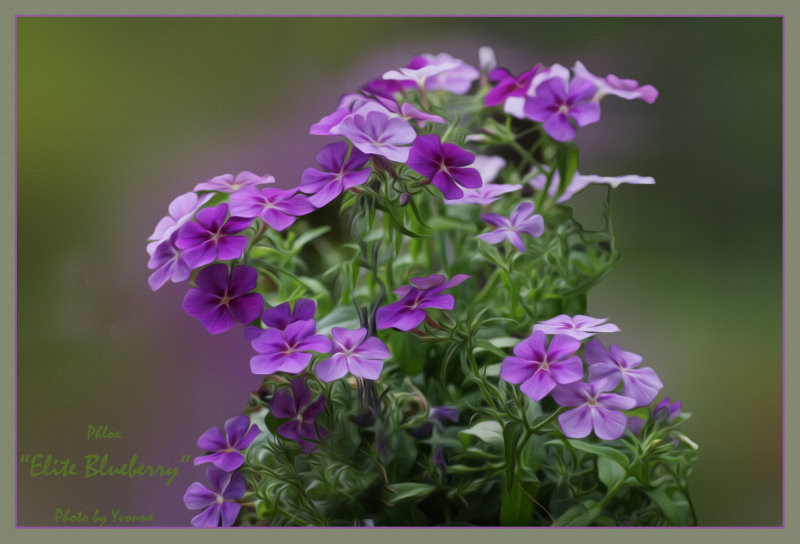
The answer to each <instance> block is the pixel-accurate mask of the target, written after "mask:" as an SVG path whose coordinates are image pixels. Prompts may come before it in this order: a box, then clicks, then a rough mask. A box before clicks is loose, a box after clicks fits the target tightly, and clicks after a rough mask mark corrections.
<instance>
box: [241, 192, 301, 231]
mask: <svg viewBox="0 0 800 544" xmlns="http://www.w3.org/2000/svg"><path fill="white" fill-rule="evenodd" d="M296 193H297V188H294V189H286V190H284V189H277V188H274V187H265V188H263V189H257V188H255V187H245V188H244V189H241V190H239V191H237V192H235V193H233V194H232V195H231V215H235V216H237V217H246V218H253V217H260V218H261V219H263V220H264V221H265V222H266V223H267V224H268V225H269V226H270V227H272V228H273V229H275V230H277V231H282V230H284V229H286V228H288V227H290V226H292V225H293V224H294V222H295V221H296V220H297V218H298V217H300V216H303V215H306V214H309V213H311V212H313V211H314V206H312V205H311V204H310V203H309V202H308V197H306V195H301V194H296Z"/></svg>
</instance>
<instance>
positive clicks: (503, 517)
mask: <svg viewBox="0 0 800 544" xmlns="http://www.w3.org/2000/svg"><path fill="white" fill-rule="evenodd" d="M511 483H512V485H511V486H510V487H511V490H510V491H509V490H507V489H506V486H503V493H502V497H501V500H502V502H501V505H500V525H505V526H515V527H519V526H522V525H529V524H530V522H531V515H533V501H531V500H530V499H529V498H528V497H526V496H525V493H523V492H522V485H520V483H519V482H516V483H515V482H511Z"/></svg>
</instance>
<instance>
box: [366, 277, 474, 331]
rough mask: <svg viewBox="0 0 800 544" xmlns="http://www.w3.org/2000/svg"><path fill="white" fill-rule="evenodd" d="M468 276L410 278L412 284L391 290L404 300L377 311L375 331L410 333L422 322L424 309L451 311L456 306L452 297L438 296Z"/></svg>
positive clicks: (424, 313)
mask: <svg viewBox="0 0 800 544" xmlns="http://www.w3.org/2000/svg"><path fill="white" fill-rule="evenodd" d="M469 277H470V276H468V275H466V274H456V275H455V276H453V277H452V278H451V279H450V280H449V281H447V278H446V277H445V276H444V275H442V274H433V275H431V276H428V277H425V278H412V279H411V285H404V286H403V287H400V288H399V289H395V290H394V293H395V294H396V295H399V296H401V297H403V298H401V299H400V300H398V301H397V302H394V303H392V304H389V305H387V306H382V307H381V308H379V309H378V313H377V316H376V320H375V321H376V326H377V328H378V329H388V328H391V327H394V328H396V329H399V330H401V331H410V330H411V329H413V328H415V327H416V326H417V325H419V324H420V323H422V322H423V321H424V320H425V317H426V316H427V314H426V312H425V310H426V309H428V308H437V309H440V310H452V309H453V307H454V306H455V299H454V298H453V295H442V294H440V293H441V292H442V291H444V290H445V289H449V288H450V287H455V286H456V285H458V284H460V283H461V282H463V281H464V280H466V279H467V278H469Z"/></svg>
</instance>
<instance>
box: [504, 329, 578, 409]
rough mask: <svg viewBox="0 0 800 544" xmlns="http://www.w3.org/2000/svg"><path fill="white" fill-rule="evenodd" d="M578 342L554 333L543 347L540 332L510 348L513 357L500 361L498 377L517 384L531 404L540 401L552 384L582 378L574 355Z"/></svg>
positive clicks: (544, 341)
mask: <svg viewBox="0 0 800 544" xmlns="http://www.w3.org/2000/svg"><path fill="white" fill-rule="evenodd" d="M580 347H581V343H580V341H578V340H575V339H574V338H571V337H569V336H566V335H563V334H557V335H555V336H554V337H553V339H552V340H550V345H547V337H546V335H545V334H544V333H543V332H541V331H533V333H532V334H531V335H530V336H529V337H528V338H526V339H525V340H523V341H522V342H520V343H519V344H517V345H516V346H514V355H513V356H509V357H506V358H505V359H503V363H502V365H501V366H500V377H501V378H503V379H504V380H505V381H507V382H509V383H521V384H522V385H520V387H519V389H520V391H522V392H523V393H525V394H526V395H528V396H529V397H530V398H532V399H533V400H535V401H540V400H542V399H543V398H544V397H545V396H546V395H547V394H548V393H550V391H552V390H553V388H554V387H555V386H556V384H568V383H572V382H576V381H578V380H580V379H582V378H583V363H582V362H581V358H580V357H578V356H577V355H575V354H576V352H577V351H578V349H579V348H580Z"/></svg>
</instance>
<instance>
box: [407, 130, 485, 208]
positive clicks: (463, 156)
mask: <svg viewBox="0 0 800 544" xmlns="http://www.w3.org/2000/svg"><path fill="white" fill-rule="evenodd" d="M473 162H475V156H474V155H473V154H472V153H470V152H469V151H465V150H463V149H461V148H460V147H458V146H457V145H455V144H451V143H442V141H441V139H440V138H439V136H438V135H436V134H426V135H424V136H420V137H418V138H417V139H416V140H415V141H414V146H413V147H412V148H411V153H409V155H408V166H409V167H410V168H411V169H412V170H415V171H416V172H419V173H420V174H422V175H423V176H425V177H426V178H428V179H429V180H430V181H431V183H433V184H434V185H435V186H436V187H437V188H438V189H439V190H440V191H441V192H442V194H443V195H444V198H445V199H447V200H453V199H456V198H461V197H463V196H464V192H463V191H462V190H461V189H460V188H459V185H460V186H462V187H468V188H476V187H480V186H481V185H483V181H482V180H481V175H480V173H478V171H477V170H476V169H475V168H467V166H469V165H471V164H472V163H473Z"/></svg>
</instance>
